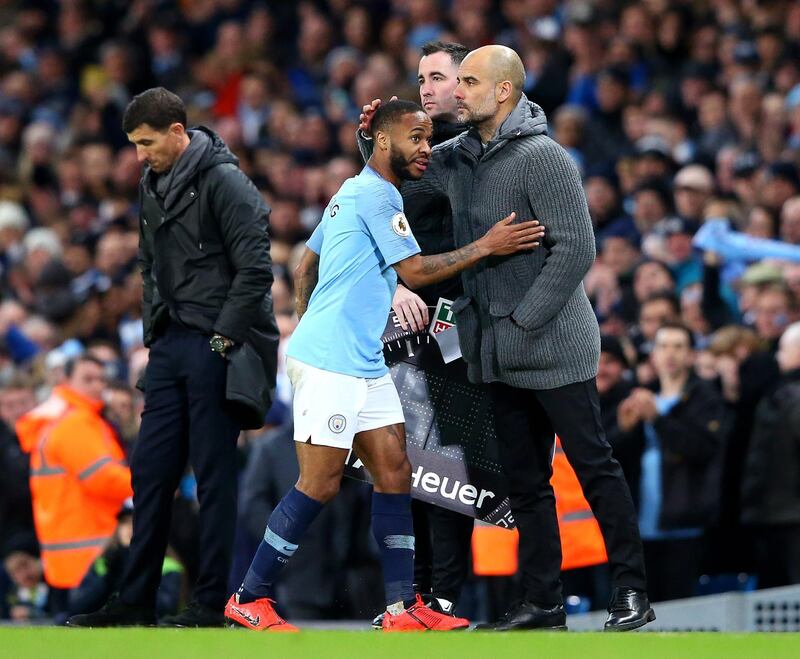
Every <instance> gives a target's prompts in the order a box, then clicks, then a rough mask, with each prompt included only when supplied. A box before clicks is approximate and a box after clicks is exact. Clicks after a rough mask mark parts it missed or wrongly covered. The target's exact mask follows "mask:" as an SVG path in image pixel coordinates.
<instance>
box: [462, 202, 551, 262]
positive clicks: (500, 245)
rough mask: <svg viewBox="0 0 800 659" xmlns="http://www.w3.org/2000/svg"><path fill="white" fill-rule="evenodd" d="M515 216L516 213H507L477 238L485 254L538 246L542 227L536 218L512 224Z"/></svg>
mask: <svg viewBox="0 0 800 659" xmlns="http://www.w3.org/2000/svg"><path fill="white" fill-rule="evenodd" d="M516 217H517V214H516V213H511V214H510V215H507V216H506V217H504V218H503V219H502V220H500V221H499V222H498V223H497V224H495V225H494V226H493V227H492V228H491V229H489V230H488V231H487V232H486V233H485V234H484V235H483V237H482V238H479V239H478V242H479V243H481V246H482V247H483V248H484V249H485V250H486V252H487V254H492V255H494V256H505V255H507V254H514V253H515V252H521V251H523V250H526V249H533V248H534V247H538V246H539V242H540V241H541V239H542V238H543V237H544V227H543V226H540V224H539V222H538V221H536V220H528V221H527V222H520V223H518V224H514V219H515V218H516Z"/></svg>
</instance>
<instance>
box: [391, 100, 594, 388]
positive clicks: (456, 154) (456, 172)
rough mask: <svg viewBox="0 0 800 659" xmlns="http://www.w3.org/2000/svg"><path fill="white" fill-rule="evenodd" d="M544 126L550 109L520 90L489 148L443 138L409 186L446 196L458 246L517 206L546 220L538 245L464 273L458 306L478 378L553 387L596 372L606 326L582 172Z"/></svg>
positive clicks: (473, 134) (520, 213)
mask: <svg viewBox="0 0 800 659" xmlns="http://www.w3.org/2000/svg"><path fill="white" fill-rule="evenodd" d="M546 131H547V120H546V118H545V115H544V112H543V110H542V109H541V108H540V107H539V106H538V105H536V104H535V103H531V102H530V101H529V100H528V99H527V98H526V97H525V96H524V95H523V96H522V98H521V99H520V101H519V103H518V104H517V106H516V107H515V109H514V110H513V111H512V112H511V114H510V115H509V116H508V117H507V118H506V120H505V121H504V122H503V124H502V125H501V126H500V127H499V129H498V131H497V133H496V135H495V137H494V138H493V139H492V140H491V142H489V144H487V145H486V147H485V148H484V147H483V146H482V145H481V142H480V137H479V135H478V133H477V131H476V130H475V129H470V130H469V131H467V132H465V133H462V134H461V135H459V136H458V137H455V138H453V139H452V140H449V141H447V142H444V143H443V144H440V145H438V146H437V147H436V148H435V149H434V150H433V155H432V157H431V163H430V166H429V168H428V170H427V171H426V172H425V176H424V177H423V178H422V179H421V180H420V181H414V182H411V181H408V182H405V183H404V186H403V193H404V194H406V193H411V191H412V190H411V189H413V187H414V186H421V187H424V186H432V187H434V188H437V189H439V190H443V191H444V192H445V193H446V194H447V196H448V197H449V199H450V204H451V206H452V210H453V231H454V234H455V243H456V247H462V246H464V245H467V244H468V243H470V242H472V241H473V240H476V239H478V238H480V237H481V236H482V235H483V234H484V233H486V231H488V230H489V228H490V227H491V226H492V225H493V224H494V223H495V222H497V221H499V220H500V219H502V218H503V217H505V216H506V215H508V214H509V213H511V212H512V211H516V213H517V221H522V220H527V219H538V220H539V221H540V222H541V223H542V224H543V225H544V226H545V229H546V233H545V239H544V242H543V245H542V246H540V247H539V248H537V249H535V250H533V251H529V252H524V253H519V254H515V255H512V256H504V257H492V258H489V259H486V260H484V261H482V262H481V263H480V264H478V265H477V266H476V267H475V268H473V269H470V270H466V271H464V272H463V273H462V279H463V283H464V295H463V296H462V297H460V298H458V299H457V300H456V301H455V304H454V306H453V309H454V311H455V313H456V318H457V327H458V335H459V341H460V343H461V351H462V354H463V356H464V358H465V360H466V361H467V363H468V365H469V378H470V380H472V381H473V382H495V381H499V382H504V383H506V384H508V385H511V386H514V387H520V388H526V389H552V388H555V387H561V386H564V385H567V384H572V383H575V382H582V381H585V380H589V379H591V378H593V377H595V376H596V375H597V364H598V361H599V358H600V332H599V329H598V326H597V320H596V318H595V315H594V312H593V311H592V307H591V304H590V303H589V299H588V298H587V297H586V293H585V292H584V289H583V283H582V282H583V277H584V276H585V274H586V272H587V271H588V270H589V268H590V267H591V265H592V262H593V261H594V258H595V241H594V235H593V231H592V223H591V220H590V218H589V210H588V208H587V205H586V197H585V195H584V192H583V187H582V185H581V179H580V176H579V174H578V171H577V169H576V167H575V165H574V164H573V162H572V160H571V159H570V157H569V155H568V154H567V152H566V151H565V150H564V149H563V148H562V147H561V146H559V145H558V144H557V143H556V142H554V141H553V140H551V139H550V138H549V137H547V135H546ZM406 186H408V188H411V189H407V188H406Z"/></svg>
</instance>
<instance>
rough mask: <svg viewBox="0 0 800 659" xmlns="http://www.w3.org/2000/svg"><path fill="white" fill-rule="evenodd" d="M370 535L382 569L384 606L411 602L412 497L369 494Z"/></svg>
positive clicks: (412, 578)
mask: <svg viewBox="0 0 800 659" xmlns="http://www.w3.org/2000/svg"><path fill="white" fill-rule="evenodd" d="M372 534H373V535H374V536H375V540H376V541H377V543H378V548H379V549H380V552H381V564H382V566H383V581H384V587H385V591H386V603H387V604H397V603H398V602H409V601H413V599H414V587H413V580H414V525H413V522H412V521H411V496H410V495H408V494H382V493H380V492H373V493H372Z"/></svg>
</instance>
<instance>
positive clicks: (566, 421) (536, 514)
mask: <svg viewBox="0 0 800 659" xmlns="http://www.w3.org/2000/svg"><path fill="white" fill-rule="evenodd" d="M489 388H490V391H491V394H492V399H493V402H494V409H495V417H496V424H497V438H498V442H499V446H500V457H501V461H502V463H503V468H504V470H505V472H506V477H507V478H508V483H509V496H510V500H511V511H512V513H513V514H514V519H515V520H516V523H517V528H518V529H519V561H520V571H521V576H522V583H523V586H524V588H525V597H526V599H528V600H529V601H531V602H534V603H535V604H538V605H540V606H553V605H555V604H559V603H561V601H562V589H561V582H560V579H559V575H560V571H561V540H560V537H559V534H558V519H557V517H556V507H555V497H554V495H553V488H552V486H551V485H550V477H551V475H552V472H553V467H552V458H553V442H554V435H555V434H558V436H559V437H560V439H561V446H562V447H563V448H564V452H565V453H566V456H567V459H568V460H569V462H570V464H571V465H572V468H573V469H574V470H575V473H576V475H577V476H578V480H579V481H580V484H581V487H582V488H583V493H584V495H585V496H586V499H587V500H588V502H589V505H590V506H591V508H592V512H593V513H594V515H595V517H596V518H597V521H598V523H599V524H600V529H601V531H602V533H603V538H604V539H605V542H606V549H607V552H608V559H609V565H610V568H611V585H612V586H628V587H631V588H637V589H641V590H645V589H646V579H645V568H644V556H643V552H642V541H641V538H640V537H639V527H638V523H637V518H636V513H635V511H634V507H633V500H632V499H631V493H630V489H629V488H628V484H627V482H626V481H625V478H624V476H623V474H622V468H621V467H620V466H619V463H618V462H617V461H616V460H615V459H614V457H613V456H612V455H611V446H610V445H609V443H608V441H607V440H606V437H605V432H604V431H603V426H602V424H601V421H600V404H599V402H598V397H597V386H596V384H595V381H594V379H592V380H587V381H586V382H579V383H576V384H570V385H566V386H563V387H558V388H556V389H544V390H532V389H518V388H515V387H510V386H508V385H505V384H502V383H497V382H495V383H492V384H491V385H489Z"/></svg>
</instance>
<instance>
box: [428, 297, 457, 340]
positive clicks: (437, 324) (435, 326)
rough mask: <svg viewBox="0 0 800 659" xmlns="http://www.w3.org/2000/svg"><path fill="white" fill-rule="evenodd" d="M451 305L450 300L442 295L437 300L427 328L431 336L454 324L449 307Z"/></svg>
mask: <svg viewBox="0 0 800 659" xmlns="http://www.w3.org/2000/svg"><path fill="white" fill-rule="evenodd" d="M452 305H453V301H452V300H446V299H445V298H443V297H440V298H439V302H438V304H437V305H436V311H435V312H434V313H433V321H432V322H431V327H430V329H429V330H428V332H429V333H430V335H431V336H434V335H435V334H438V333H439V332H444V331H445V330H446V329H450V328H451V327H455V326H456V318H455V316H454V315H453V312H452V311H451V309H450V307H451V306H452Z"/></svg>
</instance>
